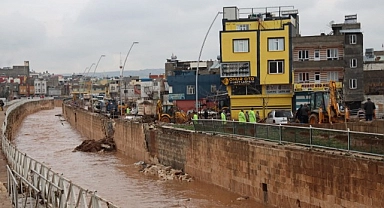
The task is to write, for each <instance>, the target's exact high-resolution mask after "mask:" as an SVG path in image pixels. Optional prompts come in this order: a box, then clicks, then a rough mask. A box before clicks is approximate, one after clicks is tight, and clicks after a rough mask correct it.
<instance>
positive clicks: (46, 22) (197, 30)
mask: <svg viewBox="0 0 384 208" xmlns="http://www.w3.org/2000/svg"><path fill="white" fill-rule="evenodd" d="M289 4H290V5H294V6H295V7H296V8H297V9H298V10H299V13H300V27H301V33H302V35H314V34H320V33H321V32H328V31H330V28H329V27H327V24H328V23H329V22H330V21H331V20H334V21H335V22H342V21H343V18H344V15H346V14H358V18H359V21H360V22H361V23H362V27H363V30H364V37H365V46H366V47H376V49H380V46H381V44H382V42H380V41H382V40H381V34H382V33H383V32H384V31H383V29H381V28H379V27H378V22H377V21H374V20H375V19H376V20H378V21H380V20H381V19H382V17H383V16H384V15H383V14H382V13H381V12H380V11H379V8H382V6H383V4H384V3H381V2H379V3H378V2H376V5H375V7H374V8H372V7H371V5H372V4H368V3H367V2H363V1H357V0H348V1H347V0H323V1H315V0H307V1H301V0H300V1H299V0H294V1H290V2H289ZM378 4H379V5H378ZM276 5H286V1H282V0H272V1H268V3H266V2H265V1H261V0H257V1H255V0H243V1H239V2H233V1H230V0H212V1H206V0H195V1H176V0H162V1H150V0H129V1H127V0H114V1H105V0H88V1H81V2H79V1H77V0H66V1H65V2H63V1H58V0H37V1H34V2H33V3H30V1H27V0H16V1H15V0H13V1H10V0H3V1H2V2H1V3H0V6H1V7H2V8H8V9H7V11H6V12H3V13H2V14H0V24H1V25H2V26H4V27H2V28H6V29H5V30H1V31H0V38H1V41H2V43H1V44H0V51H1V52H2V54H5V55H2V56H1V57H0V67H3V66H11V65H19V64H22V63H23V61H24V60H29V61H30V63H31V67H32V68H33V69H34V70H36V71H46V70H48V71H50V72H54V73H72V72H75V73H82V72H83V71H84V69H85V67H88V66H90V65H91V64H92V63H93V62H97V60H98V59H99V57H100V55H101V54H105V55H106V57H105V58H103V59H102V60H101V62H100V64H99V67H98V69H97V71H99V72H100V71H115V70H118V69H119V65H120V59H124V58H125V56H126V53H127V51H128V49H129V47H130V46H131V44H132V42H133V41H139V42H140V43H139V44H138V45H135V46H134V48H133V49H132V52H131V54H130V56H129V58H128V61H127V65H126V67H125V69H126V71H128V72H125V74H127V73H128V74H129V70H134V69H144V68H163V67H164V62H165V59H167V58H169V57H170V56H171V54H172V53H175V54H176V55H177V56H178V58H179V59H182V60H197V58H198V54H199V50H200V47H201V44H202V41H203V38H204V35H205V33H206V32H207V29H208V27H209V25H210V24H211V22H212V20H213V18H214V16H215V15H216V13H217V12H218V11H222V7H223V6H238V7H239V8H250V7H264V6H276ZM380 5H381V6H380ZM373 15H375V16H373ZM220 18H221V17H219V18H218V19H217V20H216V21H215V23H214V26H213V28H212V30H211V32H210V33H209V36H208V39H207V42H206V44H205V47H204V50H203V56H202V59H215V58H216V56H217V55H218V54H219V31H220V30H221V20H220ZM26 31H28V32H26ZM120 54H121V55H120Z"/></svg>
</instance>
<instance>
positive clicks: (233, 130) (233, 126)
mask: <svg viewBox="0 0 384 208" xmlns="http://www.w3.org/2000/svg"><path fill="white" fill-rule="evenodd" d="M235 128H236V125H235V120H232V134H235V133H236V132H235V131H236V130H235Z"/></svg>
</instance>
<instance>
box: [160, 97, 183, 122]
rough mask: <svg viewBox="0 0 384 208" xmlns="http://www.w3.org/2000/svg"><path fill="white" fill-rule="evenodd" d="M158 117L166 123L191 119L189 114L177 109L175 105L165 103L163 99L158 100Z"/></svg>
mask: <svg viewBox="0 0 384 208" xmlns="http://www.w3.org/2000/svg"><path fill="white" fill-rule="evenodd" d="M156 114H157V119H158V120H159V121H161V122H164V123H171V122H172V123H178V124H182V123H186V122H188V121H189V118H188V116H187V115H186V114H185V113H183V112H180V111H179V110H177V108H176V107H175V106H174V105H163V104H162V102H161V100H158V101H157V106H156Z"/></svg>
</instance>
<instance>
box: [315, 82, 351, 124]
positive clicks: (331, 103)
mask: <svg viewBox="0 0 384 208" xmlns="http://www.w3.org/2000/svg"><path fill="white" fill-rule="evenodd" d="M348 120H349V111H348V108H346V107H345V106H343V105H342V96H341V93H340V92H339V91H338V90H337V89H336V82H335V81H330V82H329V89H328V91H317V92H313V93H311V95H310V115H309V123H310V124H318V123H319V124H320V123H331V124H332V123H340V122H347V121H348Z"/></svg>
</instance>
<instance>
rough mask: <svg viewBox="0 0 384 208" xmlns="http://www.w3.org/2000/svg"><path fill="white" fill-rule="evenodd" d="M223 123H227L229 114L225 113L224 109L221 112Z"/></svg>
mask: <svg viewBox="0 0 384 208" xmlns="http://www.w3.org/2000/svg"><path fill="white" fill-rule="evenodd" d="M220 117H221V121H222V124H226V123H227V122H226V121H227V115H226V114H225V110H223V111H222V112H221V114H220Z"/></svg>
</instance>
